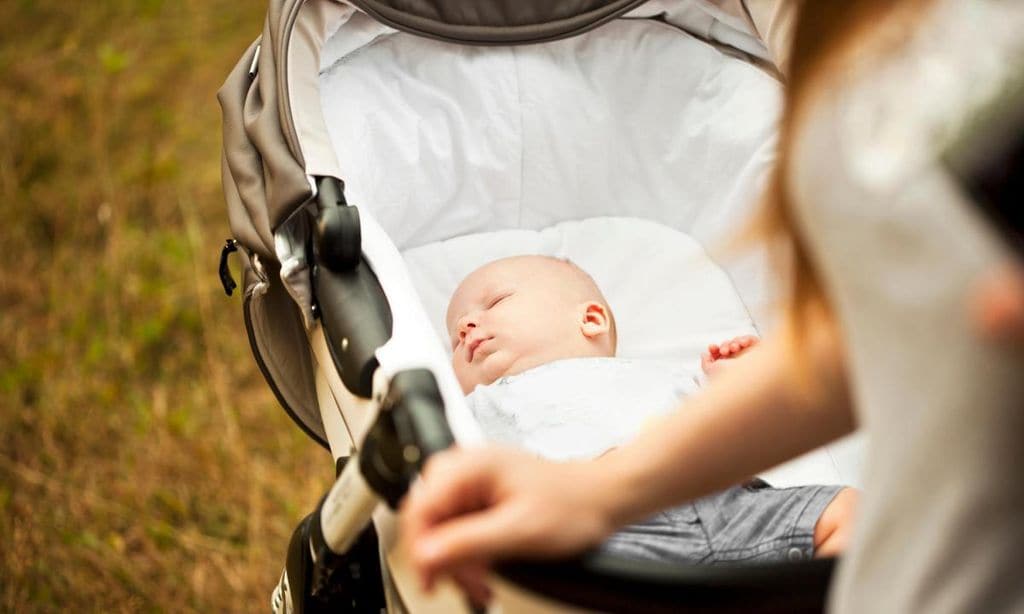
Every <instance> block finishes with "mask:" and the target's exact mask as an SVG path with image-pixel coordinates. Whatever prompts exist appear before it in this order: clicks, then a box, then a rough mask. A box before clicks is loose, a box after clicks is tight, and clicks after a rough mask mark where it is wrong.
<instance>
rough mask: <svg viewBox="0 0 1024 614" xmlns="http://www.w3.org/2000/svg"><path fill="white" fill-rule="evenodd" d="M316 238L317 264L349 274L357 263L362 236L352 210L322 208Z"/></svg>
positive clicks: (355, 213) (356, 215)
mask: <svg viewBox="0 0 1024 614" xmlns="http://www.w3.org/2000/svg"><path fill="white" fill-rule="evenodd" d="M315 237H316V252H317V254H318V255H319V257H318V259H317V261H318V263H319V264H321V265H323V266H325V267H327V268H328V269H330V270H332V271H337V272H342V271H351V270H352V269H354V268H356V266H357V265H358V264H359V260H360V256H361V255H362V241H363V237H362V228H361V226H360V225H359V211H358V210H357V209H356V208H355V207H351V206H348V205H346V206H343V207H330V208H327V209H321V210H320V213H319V214H318V215H317V220H316V234H315Z"/></svg>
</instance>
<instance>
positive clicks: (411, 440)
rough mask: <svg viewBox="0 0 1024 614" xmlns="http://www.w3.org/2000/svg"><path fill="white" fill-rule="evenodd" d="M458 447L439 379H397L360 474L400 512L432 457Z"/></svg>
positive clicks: (409, 374)
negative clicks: (421, 471) (416, 476)
mask: <svg viewBox="0 0 1024 614" xmlns="http://www.w3.org/2000/svg"><path fill="white" fill-rule="evenodd" d="M454 442H455V438H454V437H453V436H452V433H451V429H449V428H448V422H447V419H446V418H445V413H444V401H443V400H442V398H441V393H440V390H439V389H438V387H437V380H435V379H434V375H433V374H432V373H431V372H430V371H428V370H426V369H414V370H409V371H403V372H401V373H398V374H396V375H395V376H394V377H393V378H392V379H391V385H390V387H389V390H388V394H387V396H385V397H384V401H383V403H382V404H381V411H380V412H379V413H378V414H377V421H376V422H374V424H373V426H372V427H371V428H370V431H369V432H368V433H367V435H366V438H365V439H364V440H363V447H362V449H361V450H360V452H359V469H360V472H361V473H362V475H363V478H364V479H366V481H367V483H368V484H369V485H370V487H371V488H373V490H374V491H375V492H376V493H377V494H378V495H380V496H381V498H383V499H384V500H385V501H386V502H387V503H388V505H390V506H391V507H392V508H397V507H398V504H399V503H400V502H401V500H402V497H404V496H405V493H406V492H408V490H409V484H410V483H411V482H412V479H413V477H414V476H415V475H416V473H417V472H418V471H419V470H420V468H421V467H422V466H423V463H425V462H426V460H427V458H428V457H429V456H430V455H431V454H433V453H435V452H439V451H441V450H444V449H446V448H449V447H450V446H451V445H452V444H453V443H454Z"/></svg>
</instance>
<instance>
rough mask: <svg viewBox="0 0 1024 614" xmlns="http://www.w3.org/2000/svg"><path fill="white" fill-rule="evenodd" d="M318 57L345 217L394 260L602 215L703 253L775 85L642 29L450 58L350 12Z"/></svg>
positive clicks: (742, 196) (744, 168) (736, 202)
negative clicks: (665, 230)
mask: <svg viewBox="0 0 1024 614" xmlns="http://www.w3.org/2000/svg"><path fill="white" fill-rule="evenodd" d="M344 32H345V34H346V36H336V37H333V38H331V39H330V40H328V41H327V43H326V46H325V48H324V49H323V54H322V57H321V65H322V66H323V69H322V73H321V83H320V95H321V101H320V102H321V105H322V108H323V109H325V113H324V121H325V123H326V126H327V131H328V134H329V136H330V138H331V141H332V143H333V145H334V150H335V153H336V155H337V158H338V163H339V166H340V168H341V169H343V173H344V174H343V177H344V179H345V184H346V194H347V196H348V200H349V202H351V203H353V204H356V205H357V206H359V207H361V208H369V209H370V210H371V212H372V213H373V215H374V217H375V218H376V219H377V220H378V221H379V222H380V224H381V226H382V227H383V228H384V230H385V231H386V232H387V233H388V235H389V236H390V237H391V238H392V240H393V241H394V242H395V244H396V245H397V246H398V247H399V249H405V248H408V247H415V246H417V245H423V244H426V243H430V242H433V241H438V240H443V239H448V238H451V237H455V236H460V235H464V234H468V233H475V232H483V231H488V230H499V229H505V228H532V229H538V228H543V227H546V226H549V225H551V224H553V223H556V222H559V221H563V220H568V219H579V218H582V217H595V216H602V215H629V216H635V217H644V218H650V219H654V220H657V221H660V222H662V223H664V224H667V225H669V226H671V227H673V228H676V229H678V230H681V231H683V232H687V233H689V234H691V235H692V236H694V237H695V238H696V239H697V240H698V241H700V242H701V243H702V244H705V245H707V244H708V243H709V242H711V241H713V240H715V239H717V238H720V237H721V236H722V235H723V234H725V233H726V232H730V231H732V230H734V229H735V228H736V227H737V225H738V223H739V219H738V218H739V217H741V216H742V215H743V214H745V213H746V212H747V211H749V209H750V206H751V203H752V202H753V201H754V200H756V198H757V195H758V190H759V188H760V185H761V180H762V178H763V177H764V175H765V172H766V170H767V168H768V166H769V164H770V162H771V160H772V158H773V152H774V145H775V122H776V117H777V115H778V110H779V102H780V86H779V84H778V82H777V81H775V80H774V78H772V77H771V76H770V75H768V74H766V73H764V72H763V71H761V70H760V69H758V68H756V67H754V66H752V65H750V64H749V63H747V62H744V61H741V60H738V59H736V58H733V57H730V56H727V55H725V54H723V53H721V52H720V51H718V50H717V49H715V48H714V47H712V46H710V45H708V44H707V43H704V42H702V41H699V40H697V39H696V38H694V37H693V36H691V35H689V34H687V33H685V32H683V31H681V30H679V29H676V28H674V27H672V26H669V25H667V24H665V23H662V22H659V21H654V20H648V19H643V20H638V19H619V20H616V21H614V22H612V23H609V24H607V25H605V26H603V27H601V28H600V29H598V30H594V31H592V32H588V33H586V34H583V35H581V36H578V37H574V38H572V39H567V40H561V41H556V42H552V43H545V44H541V45H530V46H521V47H487V48H482V47H467V46H458V45H450V44H446V43H442V42H438V41H433V40H429V39H423V38H419V37H415V36H412V35H409V34H405V33H394V31H392V30H390V29H388V28H387V27H386V26H382V25H381V24H378V23H376V22H373V21H372V20H370V19H369V18H368V17H366V16H365V15H362V14H359V13H356V14H354V15H353V16H352V17H351V19H350V20H349V22H347V23H346V25H345V30H344Z"/></svg>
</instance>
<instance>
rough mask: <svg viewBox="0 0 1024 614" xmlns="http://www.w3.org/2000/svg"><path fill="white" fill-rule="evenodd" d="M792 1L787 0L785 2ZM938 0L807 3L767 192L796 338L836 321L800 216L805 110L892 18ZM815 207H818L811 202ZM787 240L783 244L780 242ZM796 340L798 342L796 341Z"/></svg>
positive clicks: (769, 230) (766, 222) (771, 234)
mask: <svg viewBox="0 0 1024 614" xmlns="http://www.w3.org/2000/svg"><path fill="white" fill-rule="evenodd" d="M779 1H786V0H779ZM932 1H933V0H804V1H803V2H802V3H801V7H800V9H799V14H798V16H797V22H796V26H795V31H794V35H793V41H792V46H791V49H790V57H789V66H788V71H787V77H786V102H785V108H784V111H783V117H782V125H781V129H780V142H779V159H778V163H777V164H776V166H775V169H774V171H773V173H772V176H771V179H770V181H769V184H768V189H767V193H766V207H765V209H764V213H765V215H764V217H763V218H762V220H761V221H762V222H763V225H762V230H763V231H764V232H765V234H766V235H767V237H768V238H769V239H770V240H771V241H772V244H773V246H780V245H781V258H782V259H783V261H782V263H781V264H783V267H782V268H783V270H785V271H787V272H788V273H790V274H791V276H792V277H791V288H790V295H789V301H788V319H789V321H788V323H789V324H790V326H789V328H790V330H791V331H792V332H793V334H794V336H795V337H799V336H800V334H801V333H800V331H802V330H804V328H805V327H804V325H805V324H807V323H808V321H809V320H810V319H811V318H812V317H814V316H825V318H826V319H831V308H830V305H829V302H828V300H827V297H826V295H825V292H824V290H823V288H822V285H821V278H820V276H819V274H818V272H817V269H816V268H815V266H814V263H813V260H812V258H811V255H810V253H809V252H808V250H807V244H806V241H805V240H804V239H803V237H802V236H801V229H800V227H799V225H798V223H797V220H796V214H795V212H794V203H793V199H794V196H793V195H794V191H793V189H792V186H791V181H792V178H793V172H792V157H793V149H794V147H793V146H794V144H795V143H794V140H795V138H796V136H797V133H798V127H799V123H800V121H801V120H802V110H803V109H804V108H805V106H806V105H807V103H808V102H809V101H811V100H812V99H813V97H814V94H815V92H816V91H818V90H819V89H820V88H824V87H829V83H830V79H829V77H830V76H831V75H832V74H833V73H834V72H835V71H837V70H842V69H843V66H846V65H847V62H848V61H849V60H850V59H851V58H852V57H853V55H854V54H856V53H857V52H858V47H859V45H858V43H859V42H860V41H862V40H865V39H867V38H868V37H869V36H870V35H871V34H872V33H873V32H874V31H875V29H876V28H877V27H879V26H881V25H882V24H888V23H890V22H891V20H896V19H900V20H913V19H914V16H915V15H917V14H920V13H921V12H923V11H924V10H925V9H926V8H927V5H929V4H931V2H932ZM810 206H816V205H815V204H814V203H810ZM780 240H781V241H780ZM793 340H794V341H795V340H796V339H793Z"/></svg>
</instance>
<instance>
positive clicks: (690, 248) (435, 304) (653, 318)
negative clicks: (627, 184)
mask: <svg viewBox="0 0 1024 614" xmlns="http://www.w3.org/2000/svg"><path fill="white" fill-rule="evenodd" d="M623 253H628V254H630V256H631V257H630V258H623V257H622V254H623ZM519 254H544V255H548V256H555V257H557V258H568V259H569V260H571V261H573V262H575V263H576V264H578V265H580V266H581V267H582V268H583V269H584V270H585V271H587V272H588V273H589V274H590V275H591V276H592V277H593V278H594V281H596V282H597V285H598V286H599V287H600V288H601V289H602V291H603V293H604V295H605V297H606V298H607V299H608V302H609V304H610V305H611V308H612V311H613V312H614V313H615V319H616V322H617V325H618V329H619V344H618V345H619V347H618V352H617V353H618V355H619V356H620V357H623V358H652V359H669V360H673V361H678V362H680V363H682V364H685V365H686V366H688V367H689V368H690V369H691V370H694V372H699V357H700V353H701V352H702V351H703V350H704V349H706V348H707V345H708V343H713V342H718V341H722V340H723V339H726V338H729V337H733V336H737V335H743V334H752V333H755V332H756V331H755V328H754V323H753V321H752V320H751V318H750V315H749V314H748V313H747V310H746V309H745V307H744V305H743V302H742V300H741V299H740V297H739V295H738V294H737V292H736V289H735V288H734V287H733V285H732V283H731V282H730V281H729V278H728V276H727V275H726V274H725V272H724V271H723V270H722V269H721V268H719V266H718V265H716V264H715V263H714V262H713V261H712V260H711V259H710V258H708V256H707V254H706V253H705V252H704V249H703V248H702V247H701V246H700V244H698V243H697V242H696V241H694V240H693V239H692V238H690V237H688V236H687V235H685V234H683V233H681V232H678V231H675V230H672V229H671V228H668V227H666V226H664V225H662V224H658V223H656V222H652V221H650V220H643V219H637V218H625V217H604V218H593V219H588V220H582V221H570V222H562V223H559V224H556V225H554V226H551V227H548V228H545V229H543V230H539V231H534V230H504V231H497V232H486V233H480V234H475V235H467V236H464V237H458V238H455V239H450V240H448V241H440V242H438V243H433V244H430V245H425V246H422V247H418V248H414V249H409V250H406V251H405V253H404V254H403V255H404V257H405V261H406V263H407V264H408V266H409V271H410V273H411V275H412V280H413V284H414V285H415V286H416V290H417V291H418V293H419V295H420V297H421V298H422V299H423V303H424V307H425V308H426V310H427V314H428V315H429V316H430V320H431V322H432V323H433V324H434V326H435V328H436V330H437V333H438V336H439V338H440V339H441V341H442V343H444V345H445V347H450V344H449V340H448V334H447V332H446V331H445V329H444V315H445V310H446V309H447V305H448V300H449V299H450V298H451V295H452V293H453V292H454V291H455V288H456V286H457V285H458V284H459V282H461V281H462V279H463V278H465V276H466V275H468V274H469V273H470V272H472V271H473V270H474V269H476V268H477V267H479V266H482V265H484V264H486V263H487V262H490V261H492V260H496V259H498V258H504V257H507V256H514V255H519ZM637 263H642V264H640V265H639V266H638V265H637Z"/></svg>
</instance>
